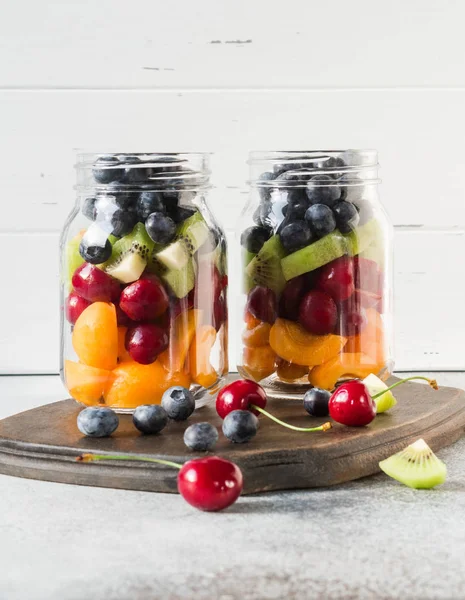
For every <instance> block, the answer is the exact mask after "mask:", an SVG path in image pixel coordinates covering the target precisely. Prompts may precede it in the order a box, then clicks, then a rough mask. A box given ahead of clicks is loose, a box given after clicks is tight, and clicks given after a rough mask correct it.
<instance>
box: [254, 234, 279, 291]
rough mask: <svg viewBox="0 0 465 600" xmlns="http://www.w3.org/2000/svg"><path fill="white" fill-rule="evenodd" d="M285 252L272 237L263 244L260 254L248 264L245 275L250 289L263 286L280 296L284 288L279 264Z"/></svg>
mask: <svg viewBox="0 0 465 600" xmlns="http://www.w3.org/2000/svg"><path fill="white" fill-rule="evenodd" d="M285 254H286V251H285V250H284V247H283V245H282V244H281V242H280V240H279V236H278V235H274V236H273V237H271V238H270V239H269V240H268V241H267V242H265V243H264V244H263V246H262V247H261V249H260V252H259V253H258V254H257V255H256V256H255V257H254V258H252V260H251V261H250V262H249V263H248V265H247V267H246V269H245V274H246V276H248V277H249V278H250V282H251V285H252V287H253V286H255V285H264V286H265V287H267V288H269V289H270V290H273V291H274V292H276V293H277V294H280V293H281V292H282V291H283V289H284V287H285V286H286V280H285V279H284V276H283V272H282V268H281V264H282V260H281V259H282V258H283V257H284V256H285Z"/></svg>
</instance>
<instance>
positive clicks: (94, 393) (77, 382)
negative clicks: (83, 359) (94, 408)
mask: <svg viewBox="0 0 465 600" xmlns="http://www.w3.org/2000/svg"><path fill="white" fill-rule="evenodd" d="M113 379H114V375H113V373H112V372H111V371H106V370H105V369H96V368H95V367H88V366H87V365H83V364H82V363H77V362H73V361H72V360H67V361H65V381H66V387H67V388H68V391H69V393H70V394H71V396H72V397H73V398H74V399H75V400H77V401H78V402H82V403H83V404H88V405H93V404H98V403H99V402H100V401H101V400H102V398H103V396H104V394H105V392H106V391H107V389H108V388H109V387H110V386H111V384H112V382H113Z"/></svg>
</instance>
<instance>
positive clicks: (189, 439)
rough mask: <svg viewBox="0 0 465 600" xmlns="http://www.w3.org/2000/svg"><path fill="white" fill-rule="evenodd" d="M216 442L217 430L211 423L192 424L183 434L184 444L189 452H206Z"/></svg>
mask: <svg viewBox="0 0 465 600" xmlns="http://www.w3.org/2000/svg"><path fill="white" fill-rule="evenodd" d="M217 441H218V430H217V429H216V427H214V426H213V425H212V424H211V423H194V424H193V425H190V426H189V427H188V428H187V429H186V431H185V432H184V443H185V444H186V446H187V447H188V448H190V449H191V450H195V451H196V452H206V451H207V450H211V449H212V448H213V446H214V445H215V444H216V442H217Z"/></svg>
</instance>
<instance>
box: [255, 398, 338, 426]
mask: <svg viewBox="0 0 465 600" xmlns="http://www.w3.org/2000/svg"><path fill="white" fill-rule="evenodd" d="M250 408H253V409H254V410H257V411H258V412H259V413H261V414H262V415H265V417H268V418H269V419H271V420H272V421H274V422H275V423H278V425H282V426H283V427H287V428H288V429H293V430H294V431H327V430H328V429H331V423H329V422H328V423H323V425H320V426H319V427H296V426H295V425H290V424H289V423H285V422H284V421H281V420H280V419H278V418H276V417H274V416H273V415H272V414H270V413H269V412H268V411H267V410H264V409H263V408H261V407H260V406H257V405H256V404H251V405H250Z"/></svg>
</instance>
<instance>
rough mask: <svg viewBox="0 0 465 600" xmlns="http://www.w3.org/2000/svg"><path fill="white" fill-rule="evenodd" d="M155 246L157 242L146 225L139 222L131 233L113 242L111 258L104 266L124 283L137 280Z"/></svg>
mask: <svg viewBox="0 0 465 600" xmlns="http://www.w3.org/2000/svg"><path fill="white" fill-rule="evenodd" d="M154 247H155V243H154V242H153V241H152V240H151V239H150V237H149V235H148V233H147V231H146V229H145V227H144V225H143V224H142V223H137V225H136V226H135V227H134V229H133V230H132V232H131V233H129V234H128V235H125V236H124V237H122V238H121V239H120V240H118V241H117V242H115V243H114V244H113V250H112V253H111V256H110V258H109V259H108V260H107V262H106V263H104V264H103V265H102V266H103V268H104V269H105V271H106V272H107V273H108V274H110V275H112V276H113V277H115V278H116V279H119V281H121V282H123V283H131V282H132V281H137V279H139V277H140V276H141V275H142V272H143V271H144V269H145V267H146V266H147V263H148V261H149V259H150V257H151V255H152V251H153V249H154ZM134 255H137V257H135V256H134Z"/></svg>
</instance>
